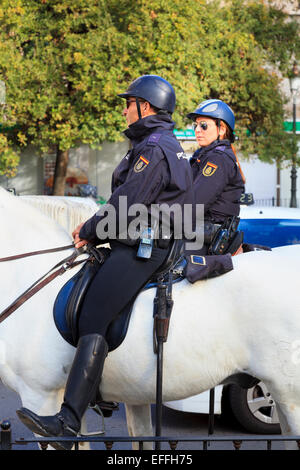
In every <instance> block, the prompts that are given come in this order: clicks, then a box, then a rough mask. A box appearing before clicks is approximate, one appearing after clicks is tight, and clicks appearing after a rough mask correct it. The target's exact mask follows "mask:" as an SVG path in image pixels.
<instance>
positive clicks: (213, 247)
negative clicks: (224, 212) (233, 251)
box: [204, 216, 240, 255]
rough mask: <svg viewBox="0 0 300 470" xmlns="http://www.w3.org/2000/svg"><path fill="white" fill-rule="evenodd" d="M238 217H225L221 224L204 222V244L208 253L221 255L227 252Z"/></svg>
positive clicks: (234, 236) (235, 230)
mask: <svg viewBox="0 0 300 470" xmlns="http://www.w3.org/2000/svg"><path fill="white" fill-rule="evenodd" d="M239 222H240V218H239V217H237V216H231V217H227V218H226V219H225V220H224V222H223V223H222V224H214V223H213V222H209V221H206V222H204V244H205V245H206V246H208V254H209V255H223V254H225V253H227V250H228V248H229V247H230V245H231V244H232V242H233V240H234V238H236V233H237V229H238V225H239Z"/></svg>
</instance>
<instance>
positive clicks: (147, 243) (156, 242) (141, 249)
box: [116, 227, 173, 259]
mask: <svg viewBox="0 0 300 470" xmlns="http://www.w3.org/2000/svg"><path fill="white" fill-rule="evenodd" d="M116 240H117V241H118V242H119V243H122V244H124V245H127V246H131V247H134V248H136V249H137V254H136V256H137V257H138V258H146V259H147V258H151V255H152V250H153V248H161V249H168V248H169V246H170V243H171V241H172V240H173V236H172V233H171V234H170V235H169V236H168V237H164V236H163V235H162V234H161V230H160V229H159V228H155V229H153V228H152V227H146V228H144V230H143V231H142V232H141V234H140V236H139V237H138V238H137V239H133V238H130V237H128V238H117V239H116Z"/></svg>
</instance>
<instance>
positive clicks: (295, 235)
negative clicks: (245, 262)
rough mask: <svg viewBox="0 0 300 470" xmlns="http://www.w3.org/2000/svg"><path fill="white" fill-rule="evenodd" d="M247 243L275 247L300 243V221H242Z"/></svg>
mask: <svg viewBox="0 0 300 470" xmlns="http://www.w3.org/2000/svg"><path fill="white" fill-rule="evenodd" d="M239 229H240V230H242V231H243V232H244V242H245V243H255V244H259V245H266V246H269V247H271V248H274V247H275V246H285V245H295V244H298V243H300V220H299V219H241V221H240V224H239Z"/></svg>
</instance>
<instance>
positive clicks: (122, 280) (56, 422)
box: [17, 75, 194, 449]
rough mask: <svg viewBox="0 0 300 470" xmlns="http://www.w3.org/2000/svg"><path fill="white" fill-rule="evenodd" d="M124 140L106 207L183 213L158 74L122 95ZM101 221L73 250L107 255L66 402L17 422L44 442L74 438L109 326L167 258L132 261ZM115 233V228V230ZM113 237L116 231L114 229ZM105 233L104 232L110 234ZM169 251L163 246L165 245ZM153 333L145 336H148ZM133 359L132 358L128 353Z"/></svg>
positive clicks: (185, 194) (133, 245) (180, 162)
mask: <svg viewBox="0 0 300 470" xmlns="http://www.w3.org/2000/svg"><path fill="white" fill-rule="evenodd" d="M119 96H120V97H122V98H125V99H126V108H125V110H124V113H123V114H124V116H125V117H126V120H127V124H128V129H127V130H126V131H125V135H126V136H127V137H128V138H129V139H130V141H131V143H132V149H131V150H130V151H129V152H128V153H127V155H126V156H125V157H124V158H123V160H122V161H121V163H120V164H119V166H118V167H117V168H116V170H115V171H114V173H113V177H112V195H111V197H110V199H109V201H108V203H109V204H110V205H112V206H113V207H114V209H115V211H116V216H117V220H118V219H119V215H122V214H120V211H121V210H122V208H121V206H120V197H121V196H126V197H127V206H128V208H130V206H131V205H132V204H135V203H140V204H143V205H145V206H146V207H147V208H148V209H149V210H150V206H151V204H161V203H166V204H168V205H169V206H171V205H173V204H174V203H177V204H179V205H180V206H181V207H182V208H183V206H184V204H193V201H194V196H193V189H192V173H191V168H190V165H189V162H188V160H187V159H185V158H182V155H184V154H183V150H182V148H181V146H180V145H179V143H178V142H177V140H176V138H175V136H174V134H173V129H174V122H173V121H172V119H171V114H172V113H173V111H174V108H175V92H174V89H173V87H172V86H171V85H170V83H168V82H167V81H166V80H164V79H163V78H161V77H159V76H156V75H144V76H141V77H139V78H137V79H136V80H135V81H134V82H133V83H131V85H130V86H129V88H128V89H127V91H126V92H125V93H122V94H120V95H119ZM103 217H104V215H103V214H102V215H100V216H99V214H95V215H94V216H93V217H91V218H90V219H89V220H88V221H86V222H85V223H84V224H83V225H82V224H81V225H80V226H79V227H77V229H75V231H74V233H73V236H74V241H75V244H76V247H80V246H83V245H85V244H86V243H87V242H88V241H92V242H94V243H96V244H99V243H101V242H107V241H109V242H110V245H111V253H110V255H109V257H108V258H107V260H106V261H105V263H104V265H103V266H102V267H101V269H100V270H99V271H98V273H97V274H96V276H95V278H94V279H93V281H92V283H91V286H90V288H89V291H88V293H87V295H86V297H85V299H84V302H83V306H82V309H81V314H80V320H79V341H78V345H77V351H76V355H75V358H74V361H73V365H72V368H71V371H70V374H69V377H68V381H67V385H66V390H65V395H64V402H63V404H62V407H61V410H60V412H59V413H57V414H56V415H54V416H38V415H36V414H35V413H33V412H32V411H30V410H28V409H26V408H22V409H21V410H18V412H17V413H18V416H19V418H20V419H21V420H22V421H23V423H24V424H25V425H27V426H28V427H29V428H30V429H31V430H32V431H33V432H36V433H37V434H41V435H44V436H66V435H69V436H70V435H71V436H72V435H76V434H77V433H78V431H79V429H80V422H81V418H82V416H83V414H84V412H85V410H86V408H87V406H88V404H89V403H90V402H91V400H93V398H94V396H95V393H96V390H97V389H98V388H99V383H100V380H101V375H102V370H103V365H104V361H105V357H106V355H107V352H108V345H107V342H106V338H105V336H106V332H107V328H108V326H109V324H110V323H111V321H112V320H113V319H114V318H115V317H116V316H117V315H118V313H119V312H120V311H122V309H123V308H124V307H125V306H126V305H127V304H128V302H130V301H131V300H132V299H134V297H135V296H136V294H137V293H138V291H139V290H140V289H141V288H142V287H143V286H144V285H145V284H146V283H147V281H148V280H149V279H150V278H151V276H152V275H153V273H154V272H155V271H156V270H157V269H158V268H159V266H161V264H162V263H163V262H164V260H165V258H166V256H167V254H168V246H166V245H165V244H160V243H159V241H158V242H157V245H156V246H155V245H154V246H153V248H152V253H151V256H150V257H148V258H140V257H138V256H137V250H138V243H137V241H134V240H131V239H130V236H128V237H127V238H126V239H123V238H122V239H121V237H120V233H117V236H116V239H114V240H113V239H112V238H111V236H110V238H109V240H107V239H105V237H103V239H102V238H101V234H100V233H99V230H97V226H99V224H101V221H103ZM117 228H119V227H117ZM117 232H118V230H117ZM108 233H109V232H108ZM167 245H168V243H167ZM149 334H151V332H149ZM134 353H135V352H134V351H133V354H134ZM51 444H52V445H53V446H54V447H55V448H56V449H69V448H70V447H71V443H69V442H55V443H51Z"/></svg>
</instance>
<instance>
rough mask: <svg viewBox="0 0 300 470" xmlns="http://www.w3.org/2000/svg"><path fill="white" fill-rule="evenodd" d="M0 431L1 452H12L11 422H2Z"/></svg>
mask: <svg viewBox="0 0 300 470" xmlns="http://www.w3.org/2000/svg"><path fill="white" fill-rule="evenodd" d="M0 427H1V430H0V450H11V447H12V442H11V426H10V422H9V421H2V422H1V425H0Z"/></svg>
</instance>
